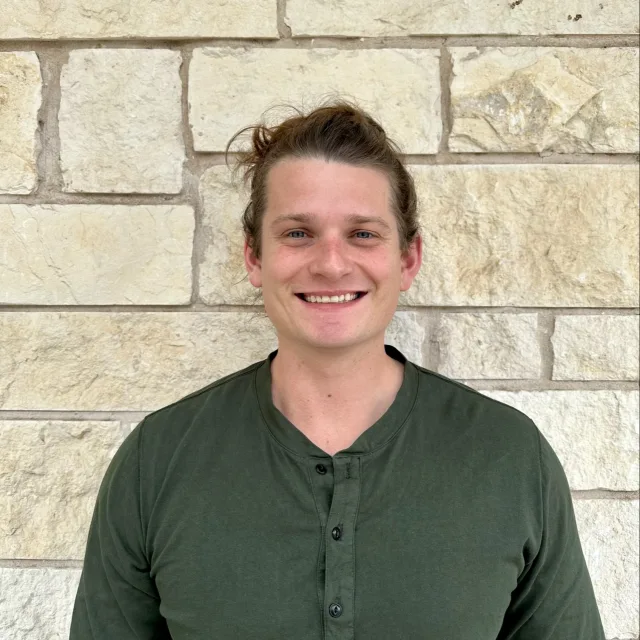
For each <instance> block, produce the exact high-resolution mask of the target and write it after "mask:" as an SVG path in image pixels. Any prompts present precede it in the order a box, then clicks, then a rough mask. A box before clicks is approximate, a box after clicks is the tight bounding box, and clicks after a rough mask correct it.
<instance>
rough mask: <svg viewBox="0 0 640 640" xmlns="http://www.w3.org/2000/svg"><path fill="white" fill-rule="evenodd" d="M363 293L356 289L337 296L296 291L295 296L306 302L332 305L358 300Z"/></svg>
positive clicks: (364, 293)
mask: <svg viewBox="0 0 640 640" xmlns="http://www.w3.org/2000/svg"><path fill="white" fill-rule="evenodd" d="M365 295H366V292H363V291H358V292H355V293H347V294H344V295H339V296H313V295H306V294H304V293H296V296H297V297H298V298H300V300H303V301H304V302H307V303H309V304H333V305H345V304H349V303H350V302H355V301H356V300H359V299H360V298H362V297H363V296H365Z"/></svg>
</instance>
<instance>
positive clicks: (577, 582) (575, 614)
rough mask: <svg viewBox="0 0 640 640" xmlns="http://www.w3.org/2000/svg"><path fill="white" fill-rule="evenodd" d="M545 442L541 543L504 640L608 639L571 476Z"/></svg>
mask: <svg viewBox="0 0 640 640" xmlns="http://www.w3.org/2000/svg"><path fill="white" fill-rule="evenodd" d="M539 438H540V485H541V508H542V535H541V544H540V548H539V550H538V553H537V554H536V556H535V557H534V558H533V559H531V561H530V562H529V563H528V564H527V566H526V567H525V568H524V570H523V572H522V574H521V575H520V577H519V580H518V585H517V587H516V589H515V590H514V591H513V593H512V597H511V603H510V605H509V608H508V610H507V613H506V614H505V617H504V621H503V626H502V629H501V631H500V634H499V636H498V640H567V639H568V638H576V639H577V638H580V640H605V635H604V630H603V627H602V621H601V619H600V614H599V612H598V607H597V604H596V599H595V595H594V592H593V586H592V583H591V578H590V576H589V572H588V569H587V565H586V562H585V559H584V554H583V552H582V546H581V544H580V539H579V537H578V529H577V526H576V520H575V514H574V510H573V503H572V498H571V492H570V489H569V484H568V482H567V478H566V475H565V472H564V470H563V468H562V465H561V463H560V461H559V460H558V458H557V456H556V454H555V452H554V451H553V449H552V448H551V445H550V444H549V443H548V442H547V440H546V439H545V438H544V436H542V434H539Z"/></svg>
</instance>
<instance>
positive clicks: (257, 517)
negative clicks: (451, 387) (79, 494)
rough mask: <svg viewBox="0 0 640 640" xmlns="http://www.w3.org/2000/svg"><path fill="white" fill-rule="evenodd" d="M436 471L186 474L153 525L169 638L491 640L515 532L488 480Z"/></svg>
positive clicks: (330, 468) (513, 517)
mask: <svg viewBox="0 0 640 640" xmlns="http://www.w3.org/2000/svg"><path fill="white" fill-rule="evenodd" d="M435 466H437V465H434V468H433V469H432V472H429V470H428V469H426V468H423V469H420V470H419V472H417V473H416V472H414V473H407V472H405V473H403V472H402V469H401V467H400V466H397V465H396V466H395V472H394V473H388V471H389V470H388V469H387V472H386V473H375V474H374V469H373V468H372V467H367V466H366V465H363V464H362V463H361V461H359V460H357V459H353V458H352V459H346V458H345V459H339V458H333V459H328V461H326V462H325V463H321V462H318V461H311V462H309V463H308V464H307V463H304V464H300V465H295V464H294V463H292V466H291V468H284V469H279V468H278V467H277V466H271V467H264V468H254V469H247V468H244V467H243V468H239V469H236V470H235V474H234V472H233V469H232V468H231V467H229V468H227V469H224V470H222V469H218V470H216V471H211V470H209V471H208V472H206V473H205V470H203V469H194V470H193V473H194V474H196V475H198V476H199V479H198V480H197V481H196V482H195V483H194V480H195V479H196V478H194V477H193V476H191V478H190V483H189V490H188V491H183V490H180V489H181V488H180V486H173V488H172V490H169V491H166V492H165V494H163V496H162V500H161V501H160V503H159V505H158V507H159V508H158V510H157V512H156V515H155V521H154V524H153V527H152V528H151V530H150V543H151V546H152V549H153V553H152V575H153V577H154V578H155V581H156V585H157V588H158V591H159V594H160V598H161V601H162V605H161V613H162V614H163V615H164V616H165V617H166V618H167V621H168V625H169V629H170V630H171V633H172V637H173V638H174V640H183V639H184V640H186V639H187V638H189V639H190V640H194V639H198V640H199V639H202V640H205V638H206V639H207V640H208V639H210V638H216V639H219V640H225V639H226V638H229V639H231V638H243V639H244V638H246V639H249V638H256V639H257V638H260V640H268V639H271V638H273V639H276V638H277V639H282V638H300V639H309V640H321V639H322V640H324V639H335V640H341V639H344V640H346V639H350V640H353V639H362V640H365V639H366V640H377V639H380V640H382V639H384V640H388V639H389V638H398V639H402V638H407V639H412V640H413V639H414V638H415V639H417V638H424V639H425V640H427V639H429V640H431V639H434V640H435V639H438V640H442V639H443V638H456V640H467V639H468V640H494V639H495V638H496V637H497V635H498V633H499V630H500V628H501V623H502V618H503V616H504V612H505V610H506V609H507V606H508V604H509V599H510V594H511V591H512V590H513V589H514V587H515V586H516V581H517V577H518V575H519V573H520V571H521V569H522V567H523V565H524V561H523V557H522V545H523V535H524V534H523V532H522V531H520V529H519V527H518V524H517V523H518V517H517V514H516V513H514V512H513V511H512V510H511V507H510V500H509V499H508V496H507V494H506V493H505V494H504V499H498V498H497V496H499V495H500V492H501V488H500V487H497V486H495V482H496V479H495V478H486V477H485V478H482V477H480V478H475V481H474V478H473V477H472V476H471V475H468V474H467V475H465V474H461V475H460V476H459V477H458V481H457V482H455V483H451V482H450V481H445V480H444V478H443V475H442V473H441V471H439V470H438V469H436V468H435ZM323 467H324V470H323ZM372 474H373V475H372ZM487 481H489V482H488V483H487ZM483 485H484V488H483ZM487 487H488V488H487Z"/></svg>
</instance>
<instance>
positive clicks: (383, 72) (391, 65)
mask: <svg viewBox="0 0 640 640" xmlns="http://www.w3.org/2000/svg"><path fill="white" fill-rule="evenodd" d="M438 58H439V52H438V50H437V49H398V50H396V49H368V50H363V51H357V50H345V51H340V50H338V49H330V48H326V49H325V48H322V49H314V50H310V49H244V48H243V49H241V48H233V49H232V48H202V49H196V50H195V51H194V52H193V59H192V61H191V65H190V78H189V109H190V122H191V128H192V130H193V140H194V146H195V149H196V150H197V151H223V150H224V148H225V146H226V144H227V142H228V141H229V139H230V138H231V137H232V135H233V134H235V133H236V132H237V131H239V130H240V129H241V128H243V127H246V126H249V125H252V124H254V123H256V122H258V121H259V120H260V119H261V116H262V113H263V112H264V111H265V110H266V109H267V108H269V107H272V106H275V105H281V104H292V105H293V106H295V107H298V108H302V109H303V111H305V112H306V111H307V110H311V109H312V108H314V107H316V106H318V105H319V104H320V99H321V98H327V97H335V96H336V95H338V96H339V97H346V98H350V99H355V100H356V101H357V102H358V104H359V105H360V106H362V107H363V108H364V109H366V110H367V111H369V113H371V115H372V116H374V117H376V118H377V119H379V120H380V122H381V124H382V125H383V126H384V127H385V129H386V130H387V133H388V134H389V136H390V137H391V138H393V139H394V140H395V141H396V142H398V143H399V144H400V145H401V147H402V149H403V151H404V152H405V153H436V152H437V150H438V143H439V140H440V137H441V122H440V80H439V64H438ZM292 115H295V112H294V111H292V110H289V109H278V110H274V111H270V112H269V114H268V115H267V116H266V118H267V122H268V123H269V124H274V123H275V122H280V121H281V120H283V119H284V118H287V117H290V116H292ZM245 135H247V134H245ZM243 145H244V143H236V144H234V146H233V147H232V149H233V150H236V149H238V148H243ZM244 146H246V145H244Z"/></svg>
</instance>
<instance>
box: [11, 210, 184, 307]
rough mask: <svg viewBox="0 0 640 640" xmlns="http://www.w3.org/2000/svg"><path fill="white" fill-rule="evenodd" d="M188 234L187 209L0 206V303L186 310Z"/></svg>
mask: <svg viewBox="0 0 640 640" xmlns="http://www.w3.org/2000/svg"><path fill="white" fill-rule="evenodd" d="M193 232H194V214H193V209H192V208H191V207H188V206H174V205H144V206H135V205H132V206H124V205H38V206H28V205H18V204H14V205H2V204H0V237H1V238H4V243H5V244H4V246H3V251H2V253H1V254H0V303H3V304H87V305H89V304H188V303H189V302H190V300H191V253H192V250H193Z"/></svg>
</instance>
